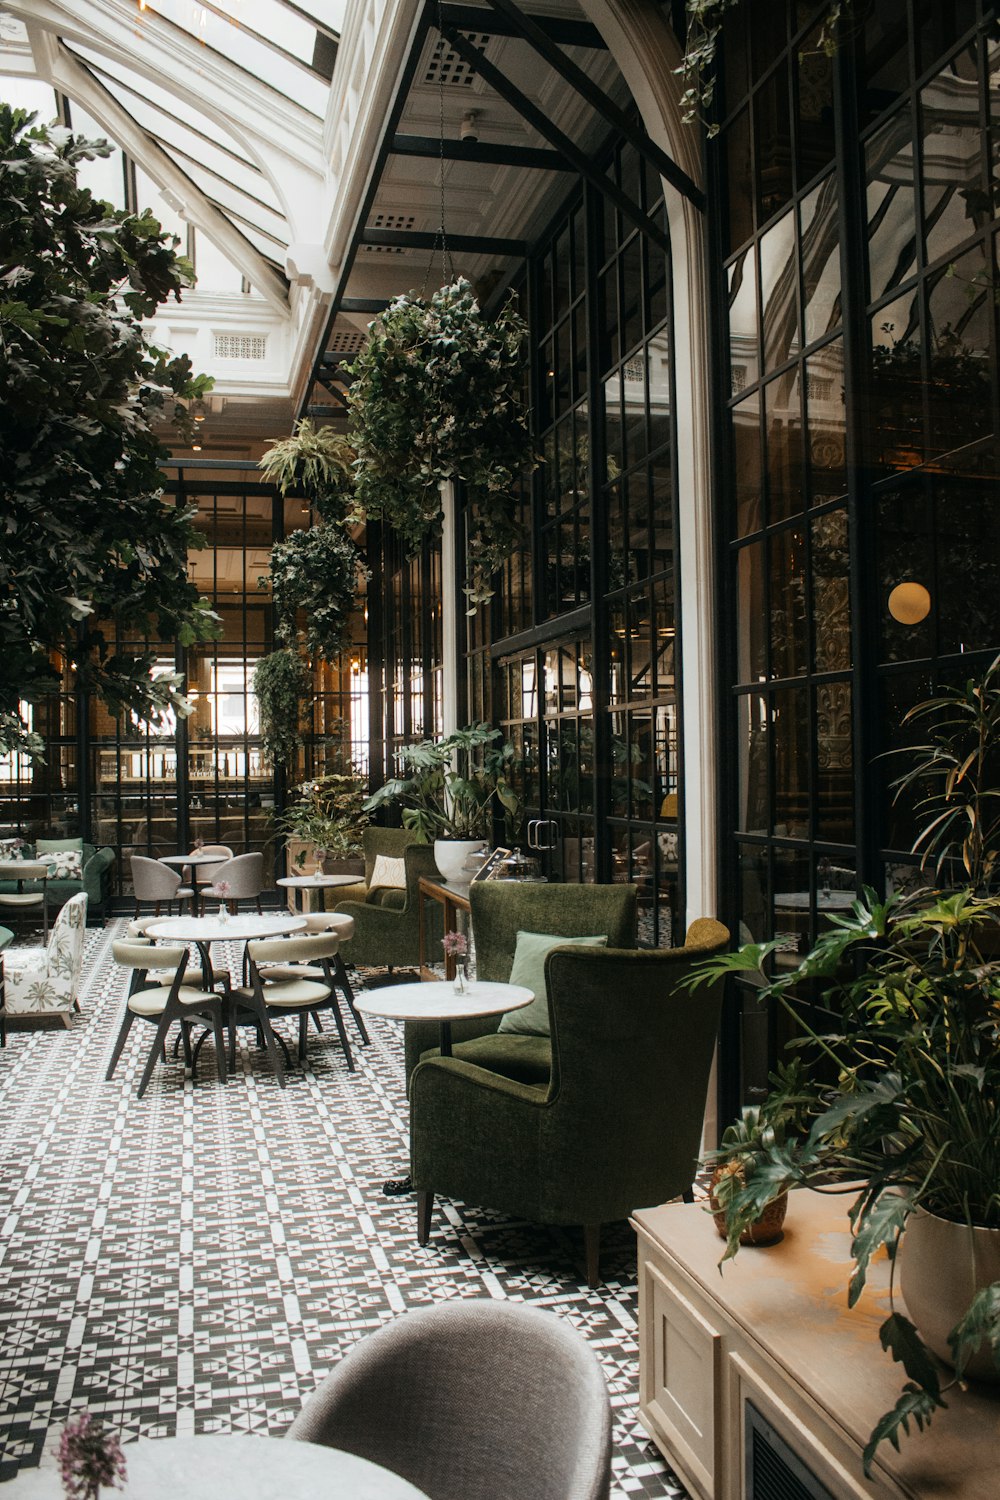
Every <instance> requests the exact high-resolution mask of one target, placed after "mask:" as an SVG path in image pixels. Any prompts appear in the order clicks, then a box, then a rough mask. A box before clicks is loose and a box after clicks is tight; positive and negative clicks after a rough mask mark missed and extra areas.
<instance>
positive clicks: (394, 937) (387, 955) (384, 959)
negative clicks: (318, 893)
mask: <svg viewBox="0 0 1000 1500" xmlns="http://www.w3.org/2000/svg"><path fill="white" fill-rule="evenodd" d="M362 842H363V845H364V851H365V880H364V884H363V885H362V884H359V885H358V886H356V887H355V886H348V887H346V888H345V892H343V893H340V892H338V896H339V899H338V900H337V903H336V905H335V907H334V911H339V912H344V913H346V914H347V916H350V917H353V918H354V936H353V937H352V939H351V942H350V947H349V948H346V949H345V956H346V957H347V959H348V961H349V962H350V963H352V964H364V965H366V966H368V967H370V968H381V967H382V966H383V965H384V966H385V967H387V968H390V969H391V968H395V967H396V966H397V965H399V966H407V965H414V964H416V963H417V962H418V960H419V948H420V941H419V939H420V934H419V928H418V918H419V913H418V909H417V882H418V881H419V879H420V877H421V875H430V876H439V874H440V872H439V871H438V867H437V865H436V864H435V863H434V849H433V847H432V845H430V844H420V843H417V841H416V839H415V837H414V835H413V834H412V833H411V832H410V831H409V829H407V828H366V829H365V831H364V833H363V835H362ZM380 854H381V855H384V856H385V857H386V858H388V859H402V860H403V861H404V864H405V871H406V875H405V878H406V885H405V887H400V888H398V889H397V888H393V887H391V886H375V887H372V886H371V884H370V882H371V878H372V875H373V873H374V869H375V861H376V859H377V858H378V856H379V855H380ZM430 904H431V906H432V908H433V909H432V910H430V911H429V912H428V919H429V921H430V922H431V930H430V932H429V933H428V941H431V940H432V939H433V937H435V936H437V937H438V938H440V933H439V932H436V930H435V928H434V926H433V921H434V913H435V912H440V908H439V907H438V906H437V904H436V903H430Z"/></svg>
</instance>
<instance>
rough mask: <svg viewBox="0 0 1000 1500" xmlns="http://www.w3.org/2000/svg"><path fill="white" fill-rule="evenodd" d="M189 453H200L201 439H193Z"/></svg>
mask: <svg viewBox="0 0 1000 1500" xmlns="http://www.w3.org/2000/svg"><path fill="white" fill-rule="evenodd" d="M191 452H192V453H200V452H201V439H200V438H195V439H194V442H193V443H192V444H191Z"/></svg>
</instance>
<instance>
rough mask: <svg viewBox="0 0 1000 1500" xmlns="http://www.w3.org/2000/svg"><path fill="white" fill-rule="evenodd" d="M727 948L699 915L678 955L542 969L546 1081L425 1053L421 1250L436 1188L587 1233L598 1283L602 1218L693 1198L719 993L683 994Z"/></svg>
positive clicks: (714, 926) (415, 1166) (418, 1142)
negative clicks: (698, 971)
mask: <svg viewBox="0 0 1000 1500" xmlns="http://www.w3.org/2000/svg"><path fill="white" fill-rule="evenodd" d="M728 941H729V933H728V931H727V929H726V928H725V927H723V926H722V925H721V924H720V923H718V922H716V921H713V920H711V919H709V918H702V919H700V920H698V921H696V922H694V923H692V925H691V927H690V929H689V931H688V935H687V941H686V942H685V944H684V946H683V948H672V949H664V950H658V949H641V950H626V951H623V950H616V949H608V948H594V947H575V948H569V947H565V948H556V949H554V950H553V951H552V952H551V953H550V954H549V956H548V958H547V959H546V964H545V975H546V987H547V991H548V1002H549V1016H550V1025H551V1031H552V1071H551V1076H550V1078H549V1081H548V1082H547V1083H522V1082H519V1081H517V1080H516V1079H513V1078H507V1077H503V1076H502V1075H501V1074H498V1073H493V1072H490V1071H488V1070H487V1069H485V1068H482V1067H477V1066H476V1065H475V1064H474V1063H471V1062H469V1061H467V1060H465V1059H463V1058H461V1057H459V1056H454V1057H433V1056H428V1057H425V1058H424V1059H423V1060H422V1061H421V1062H420V1063H419V1064H418V1065H417V1067H416V1068H415V1069H414V1072H413V1077H412V1079H411V1082H410V1141H411V1147H410V1150H411V1175H412V1178H413V1185H414V1188H415V1189H416V1192H417V1237H418V1239H419V1241H420V1243H421V1244H426V1242H427V1238H428V1235H429V1233H430V1220H431V1211H432V1209H433V1203H434V1195H435V1193H442V1194H444V1195H445V1196H447V1197H449V1198H458V1199H461V1200H463V1201H465V1202H468V1203H480V1204H484V1205H488V1206H489V1207H491V1208H495V1209H499V1210H500V1211H501V1212H502V1213H507V1214H512V1215H516V1216H518V1217H522V1218H528V1219H534V1220H536V1221H538V1222H540V1223H543V1224H562V1225H575V1224H580V1225H582V1226H583V1229H584V1247H585V1257H586V1271H587V1280H588V1283H589V1285H591V1286H596V1285H597V1284H598V1257H599V1246H600V1226H601V1224H602V1223H607V1222H612V1221H615V1220H620V1219H623V1218H626V1217H627V1216H628V1215H629V1214H630V1213H631V1212H632V1211H633V1210H634V1209H636V1208H641V1207H647V1206H649V1205H652V1204H656V1203H662V1202H665V1201H667V1200H668V1199H671V1198H676V1197H678V1196H679V1195H685V1196H689V1195H690V1192H691V1187H692V1183H693V1181H694V1176H695V1170H696V1167H697V1160H698V1150H699V1143H700V1139H701V1129H702V1121H703V1116H704V1110H705V1099H706V1095H707V1091H708V1081H709V1075H710V1072H711V1067H712V1056H713V1052H714V1048H715V1042H716V1036H717V1032H718V1024H719V1011H720V1006H721V990H720V987H719V986H713V987H711V988H706V987H702V988H699V989H698V990H697V991H696V992H695V993H694V994H691V993H690V992H688V991H687V990H684V989H682V988H680V984H681V981H682V980H683V979H685V978H686V977H687V975H688V974H689V973H690V972H691V969H692V968H693V967H694V965H695V964H697V963H700V962H702V960H704V959H705V958H708V957H709V956H710V955H711V954H713V953H717V952H718V951H719V950H720V949H721V948H723V947H724V946H725V945H726V944H727V943H728Z"/></svg>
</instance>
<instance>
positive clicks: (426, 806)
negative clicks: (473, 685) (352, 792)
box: [364, 724, 520, 880]
mask: <svg viewBox="0 0 1000 1500" xmlns="http://www.w3.org/2000/svg"><path fill="white" fill-rule="evenodd" d="M513 761H514V747H513V746H512V745H511V744H509V743H507V742H506V741H504V739H503V736H502V735H501V732H500V730H499V729H491V728H490V727H489V725H488V724H469V725H468V726H467V727H466V728H465V729H456V730H455V732H454V733H453V734H449V735H446V736H445V737H444V738H443V739H440V740H423V741H421V743H420V744H416V745H404V746H403V748H402V749H401V750H400V752H399V769H400V775H399V776H395V777H392V778H391V779H390V780H389V781H387V782H386V783H385V785H384V786H381V787H379V789H378V791H377V792H375V793H373V795H372V796H371V797H369V798H368V800H367V802H365V804H364V809H365V811H366V812H376V811H378V809H379V808H381V807H386V806H388V805H390V804H393V803H395V804H397V805H398V806H399V807H400V808H401V809H402V819H403V826H404V828H411V829H412V830H413V831H414V833H416V834H417V835H418V836H419V837H420V839H421V840H422V842H424V843H431V842H433V844H434V858H435V860H436V861H437V867H438V869H439V870H440V871H441V874H442V875H444V876H445V878H446V879H452V880H455V879H461V872H462V867H463V865H464V863H465V861H466V859H467V858H468V856H469V855H470V854H471V853H473V852H474V851H476V850H478V849H481V848H482V847H483V845H484V844H485V843H486V841H487V840H488V839H489V838H490V836H491V835H492V832H493V818H494V814H495V813H496V812H497V811H498V810H501V811H502V812H503V814H504V816H505V817H507V818H509V819H511V820H512V821H514V822H516V820H517V818H518V817H519V815H520V799H519V797H518V794H517V792H516V790H515V788H514V786H513V784H512V781H511V770H512V766H513Z"/></svg>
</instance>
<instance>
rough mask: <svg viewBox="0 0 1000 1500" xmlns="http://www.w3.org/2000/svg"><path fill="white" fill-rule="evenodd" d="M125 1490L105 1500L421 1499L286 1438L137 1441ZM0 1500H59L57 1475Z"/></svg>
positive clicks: (335, 1451) (33, 1474) (362, 1467)
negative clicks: (316, 1496) (319, 1497)
mask: <svg viewBox="0 0 1000 1500" xmlns="http://www.w3.org/2000/svg"><path fill="white" fill-rule="evenodd" d="M122 1452H123V1453H124V1455H125V1467H126V1471H127V1477H126V1481H125V1487H124V1489H120V1490H119V1489H105V1490H103V1491H102V1493H103V1494H104V1495H105V1496H106V1497H107V1500H179V1497H181V1496H183V1500H309V1497H311V1496H314V1495H322V1496H324V1497H325V1500H426V1496H425V1495H424V1492H423V1491H422V1490H418V1489H416V1488H415V1487H414V1486H413V1485H412V1484H410V1483H409V1482H408V1481H407V1480H405V1479H401V1478H400V1477H399V1475H398V1474H393V1473H392V1472H391V1471H390V1470H389V1469H383V1468H382V1467H381V1466H380V1465H379V1464H373V1463H369V1462H368V1460H367V1459H365V1458H357V1457H355V1455H354V1454H353V1453H344V1452H342V1451H341V1449H339V1448H323V1447H321V1446H320V1445H319V1444H318V1443H297V1442H294V1441H290V1440H288V1439H286V1438H265V1437H219V1436H205V1437H191V1438H140V1439H139V1441H138V1442H135V1443H124V1444H123V1445H122ZM0 1496H2V1497H3V1500H63V1490H62V1484H61V1482H60V1479H59V1470H58V1468H57V1467H55V1466H54V1465H52V1466H47V1467H46V1468H44V1469H22V1470H21V1472H20V1473H19V1474H18V1475H17V1477H16V1478H15V1479H12V1480H10V1481H9V1483H7V1484H4V1485H0Z"/></svg>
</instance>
